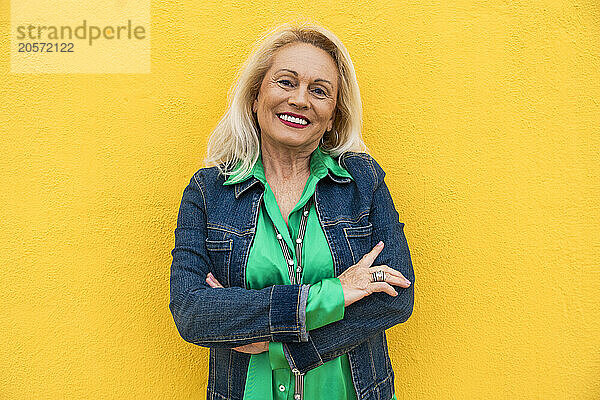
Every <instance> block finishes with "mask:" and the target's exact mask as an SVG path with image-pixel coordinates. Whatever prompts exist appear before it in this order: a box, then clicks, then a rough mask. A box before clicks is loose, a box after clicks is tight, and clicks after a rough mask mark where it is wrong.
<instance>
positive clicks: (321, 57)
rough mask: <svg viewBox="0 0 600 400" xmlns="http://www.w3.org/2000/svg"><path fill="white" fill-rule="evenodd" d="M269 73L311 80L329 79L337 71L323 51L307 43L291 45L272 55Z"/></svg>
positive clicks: (333, 63) (334, 75) (329, 57)
mask: <svg viewBox="0 0 600 400" xmlns="http://www.w3.org/2000/svg"><path fill="white" fill-rule="evenodd" d="M270 71H271V73H279V72H288V73H292V75H293V72H295V73H296V74H297V75H299V76H305V77H308V78H312V79H319V78H322V79H328V78H329V79H331V78H334V77H337V75H338V71H337V67H336V65H335V62H334V61H333V58H332V57H331V56H330V55H329V54H328V53H327V52H326V51H325V50H323V49H320V48H318V47H315V46H313V45H311V44H308V43H291V44H288V45H285V46H283V47H282V48H280V49H279V50H277V52H276V53H275V54H274V57H273V62H272V64H271V68H270Z"/></svg>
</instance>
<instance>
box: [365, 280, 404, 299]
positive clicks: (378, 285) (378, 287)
mask: <svg viewBox="0 0 600 400" xmlns="http://www.w3.org/2000/svg"><path fill="white" fill-rule="evenodd" d="M371 289H372V291H373V292H385V293H387V294H389V295H390V296H397V295H398V292H396V289H394V288H393V287H392V285H390V284H389V283H386V282H371Z"/></svg>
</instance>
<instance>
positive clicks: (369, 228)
mask: <svg viewBox="0 0 600 400" xmlns="http://www.w3.org/2000/svg"><path fill="white" fill-rule="evenodd" d="M342 165H343V166H344V168H346V170H348V172H349V173H350V174H351V175H352V177H353V178H354V179H355V180H354V181H352V180H351V179H349V178H347V177H339V176H336V175H335V174H332V173H331V171H329V172H328V175H327V176H325V177H324V178H323V179H321V180H320V181H319V182H318V183H317V186H316V189H315V207H316V211H317V216H318V218H319V222H320V223H321V226H322V228H323V231H324V233H325V237H326V239H327V242H328V244H329V247H330V248H331V253H332V256H333V261H334V269H335V276H339V275H340V274H341V273H343V272H344V271H345V270H346V269H347V268H348V267H350V266H352V265H354V264H356V263H357V262H358V261H359V260H360V259H361V257H362V256H363V255H364V254H366V253H368V252H369V251H370V250H371V249H372V248H373V246H374V245H375V244H377V242H379V241H380V240H382V241H383V242H384V243H385V246H384V248H383V250H382V251H381V253H380V254H379V255H378V256H377V258H376V259H375V262H374V263H373V265H374V266H375V265H384V264H385V265H388V266H390V267H391V268H394V269H397V270H398V271H400V272H401V273H402V274H403V275H404V276H405V277H406V278H407V279H408V280H410V281H411V282H412V284H411V285H410V286H409V287H408V288H403V287H400V286H394V289H395V290H396V291H397V292H398V296H395V297H394V296H390V295H389V294H387V293H383V292H375V293H372V294H371V295H369V296H366V297H364V298H362V299H361V300H359V301H357V302H355V303H353V304H351V305H349V306H348V307H346V309H345V311H344V318H343V319H342V320H340V321H336V322H333V323H330V324H328V325H325V326H322V327H320V328H317V329H313V330H310V331H307V330H306V314H305V307H306V299H307V295H308V289H309V287H310V286H309V285H306V284H296V285H273V286H269V287H266V288H263V289H261V290H256V289H247V288H246V276H245V272H246V271H245V267H246V264H247V261H248V253H249V250H250V245H251V243H252V240H253V238H254V233H255V229H256V222H257V218H258V211H259V206H260V202H261V200H262V196H263V194H264V186H263V185H262V183H261V182H260V181H259V180H258V179H256V178H255V177H252V178H251V179H248V180H246V181H243V182H240V183H237V184H235V185H231V186H224V185H223V182H224V181H225V178H224V177H223V176H222V175H220V174H219V173H218V170H217V168H216V167H210V168H201V169H200V170H198V171H197V172H196V173H195V174H194V175H193V177H192V178H191V179H190V182H189V184H188V186H187V187H186V188H185V189H184V191H183V198H182V200H181V205H180V208H179V214H178V217H177V228H176V229H175V248H174V249H173V250H172V252H171V254H172V256H173V262H172V264H171V280H170V285H171V286H170V302H169V309H170V310H171V313H172V315H173V319H174V321H175V325H176V326H177V330H178V331H179V334H180V335H181V337H182V338H183V339H184V340H186V341H187V342H190V343H193V344H196V345H199V346H203V347H208V348H209V349H210V357H209V376H208V388H207V398H208V399H209V400H230V399H231V400H242V397H243V392H244V386H245V381H246V375H247V371H248V365H249V361H250V354H248V353H241V352H237V351H235V350H232V348H233V347H237V346H241V345H244V344H248V343H254V342H260V341H273V342H283V350H284V354H285V356H286V358H287V360H288V362H289V364H290V368H292V370H295V371H296V372H299V373H306V372H307V371H309V370H311V369H313V368H316V367H318V366H319V365H321V364H323V363H325V362H327V361H330V360H332V359H334V358H336V357H338V356H340V355H342V354H344V353H348V358H349V361H350V367H351V370H352V380H353V383H354V387H355V389H356V393H357V396H358V399H359V400H380V399H385V400H387V399H390V398H391V397H392V394H393V393H394V371H393V370H392V365H391V361H390V357H389V354H388V348H387V339H386V335H385V330H386V329H389V328H391V327H393V326H395V325H397V324H399V323H402V322H405V321H406V320H407V319H408V318H409V317H410V315H411V314H412V310H413V303H414V286H415V276H414V271H413V267H412V262H411V258H410V253H409V249H408V244H407V241H406V237H405V235H404V232H403V228H404V223H402V222H399V215H398V212H397V211H396V209H395V206H394V203H393V200H392V197H391V195H390V192H389V190H388V188H387V185H386V184H385V182H384V176H385V172H384V171H383V169H382V168H381V167H380V166H379V164H378V163H377V162H376V161H375V159H373V157H371V156H370V155H368V154H366V153H356V152H348V153H345V154H344V155H343V156H342ZM208 272H212V273H213V275H214V276H215V277H216V278H217V279H218V281H219V282H220V283H221V284H222V285H223V286H224V287H223V288H211V287H210V286H209V285H208V284H207V283H206V280H205V279H206V275H207V274H208Z"/></svg>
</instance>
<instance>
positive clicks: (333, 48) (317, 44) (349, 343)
mask: <svg viewBox="0 0 600 400" xmlns="http://www.w3.org/2000/svg"><path fill="white" fill-rule="evenodd" d="M232 94H233V95H232V96H231V97H230V99H229V100H230V104H229V109H228V111H227V112H226V113H225V115H224V117H223V118H222V119H221V121H220V122H219V124H218V125H217V127H216V128H215V130H214V131H213V133H212V135H211V137H210V139H209V145H208V157H207V162H208V164H209V165H210V164H214V166H213V167H210V168H202V169H200V170H199V171H197V172H196V173H195V174H194V176H193V177H192V178H191V179H190V182H189V185H188V186H187V187H186V188H185V190H184V193H183V198H182V201H181V206H180V209H179V215H178V220H177V228H176V229H175V248H174V249H173V251H172V255H173V263H172V266H171V298H170V304H169V308H170V310H171V312H172V314H173V318H174V320H175V324H176V326H177V329H178V330H179V333H180V334H181V336H182V337H183V338H184V339H185V340H186V341H188V342H191V343H194V344H197V345H200V346H204V347H208V348H210V361H209V379H208V388H207V392H208V398H209V399H245V400H247V399H260V400H264V399H306V400H313V399H314V400H316V399H322V398H327V399H328V400H337V399H340V400H341V399H344V400H345V399H396V396H395V394H394V373H393V370H392V367H391V362H390V359H389V354H388V349H387V340H386V337H385V330H386V329H388V328H391V327H392V326H394V325H396V324H398V323H401V322H404V321H406V320H407V319H408V317H409V316H410V315H411V313H412V308H413V296H414V289H413V285H411V282H410V281H413V282H414V273H413V268H412V263H411V259H410V254H409V250H408V245H407V242H406V238H405V236H404V233H403V226H404V224H403V223H401V222H399V219H398V217H399V216H398V213H397V212H396V210H395V207H394V204H393V201H392V198H391V196H390V193H389V191H388V188H387V186H386V184H385V182H384V180H383V178H384V175H385V173H384V171H383V170H382V169H381V167H380V166H379V164H378V163H377V162H376V161H375V160H374V159H373V158H372V157H371V156H370V155H368V154H367V153H366V152H365V151H366V146H365V145H364V143H363V141H362V139H361V118H362V106H361V101H360V94H359V89H358V83H357V80H356V76H355V73H354V67H353V65H352V62H351V60H350V57H349V55H348V52H347V50H346V49H345V47H344V46H343V44H342V43H341V42H340V40H339V39H338V38H337V37H336V36H335V35H334V34H333V33H331V32H330V31H328V30H326V29H324V28H322V27H320V26H317V25H312V24H310V25H309V24H304V25H300V26H291V25H289V24H285V25H283V26H280V27H278V28H276V29H275V30H274V31H272V32H270V33H269V34H268V35H267V36H266V37H265V38H264V40H263V41H262V43H261V44H260V46H259V47H258V48H256V49H255V51H254V52H253V54H252V55H251V56H250V58H249V59H248V61H247V62H246V64H245V66H244V68H243V69H242V72H241V74H240V76H239V78H238V80H237V84H236V85H234V87H233V88H232ZM383 242H385V243H383ZM407 278H408V280H407Z"/></svg>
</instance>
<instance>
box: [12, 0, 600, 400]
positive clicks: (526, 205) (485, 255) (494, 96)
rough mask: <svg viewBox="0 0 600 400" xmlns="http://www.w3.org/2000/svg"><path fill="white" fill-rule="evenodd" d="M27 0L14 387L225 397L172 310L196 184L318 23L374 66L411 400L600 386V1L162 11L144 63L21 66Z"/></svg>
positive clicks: (362, 71)
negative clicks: (255, 74)
mask: <svg viewBox="0 0 600 400" xmlns="http://www.w3.org/2000/svg"><path fill="white" fill-rule="evenodd" d="M7 3H8V2H7V1H2V3H0V21H1V22H0V23H1V24H2V25H1V28H2V34H1V35H0V52H1V54H3V55H2V56H0V75H1V80H0V82H1V83H0V133H1V134H0V140H1V141H2V146H0V151H1V152H2V154H1V157H0V165H1V170H0V180H1V181H2V182H3V186H4V188H3V190H2V191H1V203H2V207H1V208H0V209H1V210H2V211H1V213H2V214H1V219H2V226H3V227H2V230H1V235H2V236H1V239H0V243H1V244H0V254H2V259H3V260H2V264H3V266H2V268H0V271H1V272H0V274H1V282H2V286H3V289H2V292H3V293H2V298H3V301H2V312H1V315H2V317H1V319H0V328H1V329H2V335H1V336H0V337H1V339H0V359H1V360H3V365H2V368H0V371H1V372H0V398H2V399H34V398H35V399H83V398H85V399H190V398H198V399H202V398H204V396H205V392H206V388H205V385H206V382H207V373H208V350H207V349H204V348H200V347H197V346H194V345H191V344H188V343H186V342H184V341H183V340H182V339H181V338H180V337H179V336H178V334H177V331H176V328H175V325H174V323H173V320H172V317H171V314H170V312H169V309H168V301H169V294H168V293H169V267H170V262H171V255H170V251H171V249H172V247H173V239H174V236H173V230H174V228H175V224H176V215H177V210H178V206H179V202H180V200H181V194H182V191H183V188H184V187H185V186H186V185H187V183H188V181H189V178H190V177H191V174H192V173H193V172H194V171H196V170H197V169H198V168H200V167H201V166H202V163H201V160H202V157H203V153H204V151H205V145H206V140H207V137H208V134H209V132H210V130H211V128H213V127H214V125H215V124H216V122H217V121H218V119H219V118H220V116H221V114H222V112H223V111H224V107H225V104H226V93H227V89H228V87H229V85H230V83H231V81H232V79H233V77H234V75H235V71H236V68H237V67H238V66H239V64H240V63H241V62H242V61H243V60H244V59H245V58H246V56H247V54H248V51H249V50H250V49H251V47H252V45H253V42H254V41H255V40H256V39H257V38H258V37H259V36H260V35H261V34H262V33H263V32H264V31H265V30H266V29H267V28H270V27H272V26H273V25H274V24H277V23H280V22H283V21H285V20H288V19H290V18H293V17H305V16H313V17H316V18H317V19H316V20H317V21H319V22H321V23H322V24H324V25H325V26H327V27H329V28H330V29H332V30H333V31H334V32H336V33H337V34H338V35H339V37H340V38H341V39H342V40H343V42H344V43H345V44H346V45H347V47H348V49H349V51H350V53H351V55H352V57H353V61H354V63H355V66H356V70H357V75H358V80H359V84H360V87H361V93H362V96H363V103H364V110H365V119H364V122H365V126H364V138H365V141H366V143H367V145H368V146H369V147H370V148H371V150H372V154H373V155H374V156H375V158H376V159H377V160H378V161H379V163H380V164H381V165H382V166H383V167H384V169H385V170H386V172H387V177H386V180H387V183H388V185H389V187H390V190H391V192H392V195H393V197H394V200H395V202H396V205H397V209H398V212H399V213H400V216H401V221H403V222H404V223H405V224H406V226H405V232H406V235H407V238H408V241H409V245H410V249H411V252H412V257H413V262H414V268H415V274H416V277H417V280H416V286H415V289H416V300H415V310H414V314H413V315H412V317H411V318H410V319H409V321H408V322H406V323H405V324H401V325H398V326H396V327H394V328H392V329H390V330H389V331H388V338H389V347H390V352H391V358H392V361H393V366H394V370H395V373H396V393H397V397H398V399H399V400H400V399H427V400H430V399H586V400H587V399H589V400H592V399H598V398H600V380H599V379H598V377H599V376H600V353H599V349H600V339H599V338H600V334H599V332H600V317H599V315H598V310H599V302H598V298H599V297H600V288H599V287H600V285H599V282H600V267H599V264H600V262H599V260H600V246H599V245H598V239H597V238H598V234H599V232H598V221H599V217H600V215H599V211H598V210H599V206H600V196H599V189H600V187H599V180H598V170H599V164H598V161H599V154H600V151H599V146H598V144H599V143H598V134H599V133H600V132H599V128H598V127H599V125H600V58H599V54H600V40H599V39H600V24H599V21H600V7H599V6H598V4H597V2H595V1H591V0H587V1H546V2H526V1H514V2H507V1H491V2H485V3H482V2H478V1H464V0H463V1H453V2H442V3H443V4H438V3H434V2H433V3H432V2H429V1H417V2H399V1H398V2H392V1H382V0H379V1H372V2H356V3H352V4H351V3H350V2H348V3H347V4H340V3H338V2H329V1H318V0H317V1H311V2H308V3H304V2H302V3H298V2H291V3H290V2H282V3H279V4H271V3H269V2H265V1H260V0H258V1H253V2H248V3H249V4H245V3H243V2H216V1H215V2H206V1H202V2H198V1H183V2H178V1H176V2H167V1H160V0H157V1H154V2H153V4H152V36H151V37H152V70H151V71H152V72H151V74H130V75H127V74H13V73H10V68H9V67H10V64H9V58H8V55H7V54H8V51H9V38H8V36H9V25H8V24H9V15H10V14H9V4H7ZM404 3H407V4H404ZM446 3H447V4H446ZM534 3H535V4H534Z"/></svg>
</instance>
